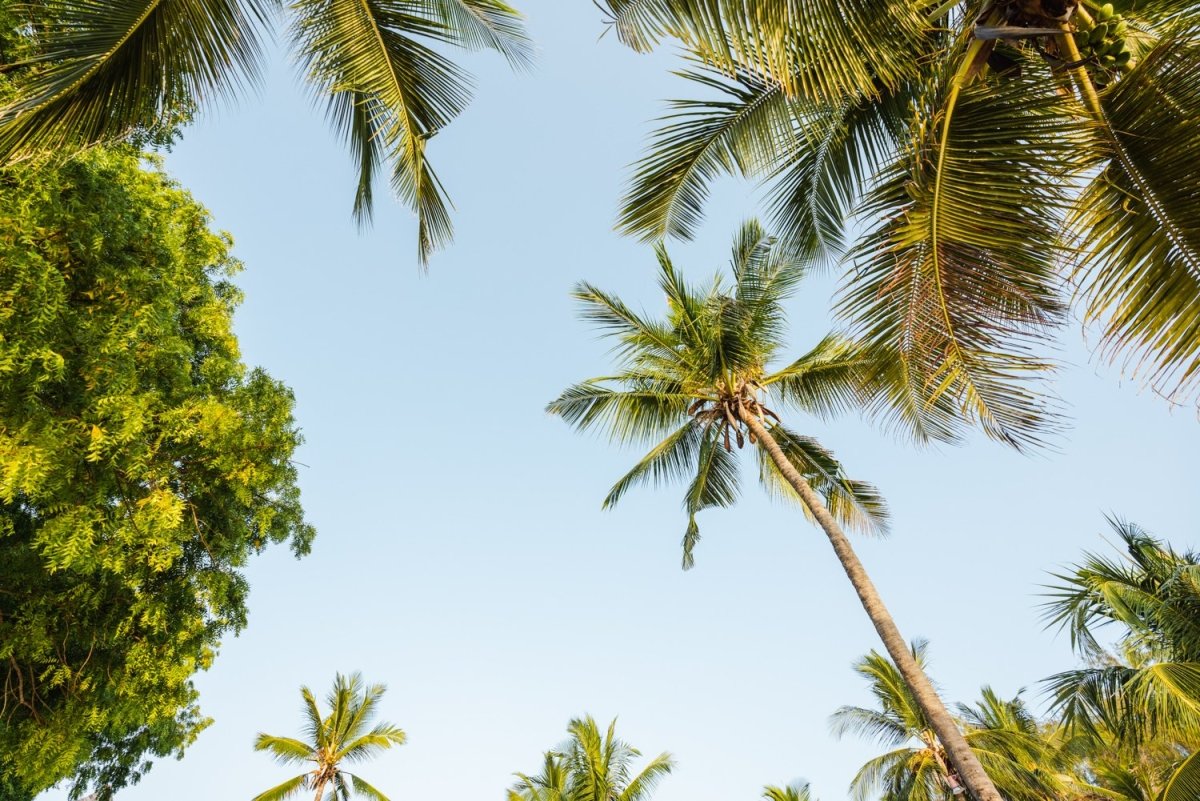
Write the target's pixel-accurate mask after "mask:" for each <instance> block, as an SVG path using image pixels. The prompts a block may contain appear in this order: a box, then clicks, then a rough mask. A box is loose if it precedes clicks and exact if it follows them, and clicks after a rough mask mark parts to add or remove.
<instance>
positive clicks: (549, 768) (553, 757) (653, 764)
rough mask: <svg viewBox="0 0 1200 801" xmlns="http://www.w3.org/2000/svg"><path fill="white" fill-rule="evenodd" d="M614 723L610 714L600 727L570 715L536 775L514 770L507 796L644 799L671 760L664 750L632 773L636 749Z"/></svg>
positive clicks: (524, 799)
mask: <svg viewBox="0 0 1200 801" xmlns="http://www.w3.org/2000/svg"><path fill="white" fill-rule="evenodd" d="M616 727H617V721H616V720H615V719H614V720H613V721H612V723H610V724H609V726H608V729H607V731H603V732H602V731H601V730H600V727H599V726H598V725H597V724H596V721H595V720H594V719H593V718H592V717H591V716H590V715H588V716H586V717H583V718H575V719H573V720H572V721H571V722H570V723H569V724H568V725H567V733H568V735H570V739H568V740H567V741H566V742H565V743H563V744H562V745H560V746H559V747H558V748H557V749H555V750H554V751H549V752H547V753H546V754H545V757H544V762H543V765H542V772H541V773H540V774H539V775H537V776H527V775H525V774H523V773H518V774H517V778H518V781H517V782H516V784H514V785H513V787H512V788H511V789H510V790H509V791H508V798H509V801H649V798H650V797H651V796H652V795H653V794H654V790H655V788H656V787H657V786H658V783H659V782H660V781H662V779H663V777H665V776H666V775H667V774H669V773H670V772H671V770H672V768H673V767H674V765H675V763H674V762H673V761H672V759H671V755H670V754H668V753H666V752H664V753H661V754H659V755H658V756H656V757H655V758H654V759H652V760H650V761H649V762H648V763H647V764H646V766H645V767H643V768H642V769H641V770H640V771H639V772H638V773H637V774H636V775H635V774H634V765H633V762H634V760H635V759H637V758H638V757H640V756H641V755H642V754H641V752H640V751H638V750H637V749H636V748H634V747H633V746H631V745H629V744H628V743H626V742H624V741H623V740H620V739H618V738H617V736H616Z"/></svg>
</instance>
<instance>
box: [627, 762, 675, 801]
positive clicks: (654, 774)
mask: <svg viewBox="0 0 1200 801" xmlns="http://www.w3.org/2000/svg"><path fill="white" fill-rule="evenodd" d="M674 767H675V760H674V759H673V758H672V757H671V755H670V754H668V753H666V752H664V753H661V754H659V755H658V756H656V757H654V759H652V760H650V761H649V762H648V763H647V764H646V767H644V768H642V769H641V771H639V772H638V774H637V775H636V776H634V777H633V778H631V779H629V780H628V784H626V785H625V788H624V789H623V790H622V791H621V793H620V795H618V796H617V801H646V799H648V798H649V797H650V795H651V794H652V793H653V792H654V790H655V788H656V787H658V785H659V783H660V782H661V781H662V780H663V779H664V778H666V777H667V776H668V775H669V774H670V773H671V771H672V770H673V769H674Z"/></svg>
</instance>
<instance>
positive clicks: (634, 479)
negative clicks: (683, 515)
mask: <svg viewBox="0 0 1200 801" xmlns="http://www.w3.org/2000/svg"><path fill="white" fill-rule="evenodd" d="M703 437H704V430H703V428H702V427H701V426H700V424H698V423H697V422H696V421H694V420H689V421H688V422H686V423H684V424H683V426H682V427H680V428H679V429H678V430H677V431H676V432H675V433H673V434H671V435H670V436H668V437H667V438H666V439H664V440H663V441H662V442H660V443H658V444H657V445H655V446H654V448H652V449H651V450H650V452H649V453H647V454H646V455H645V456H644V457H642V460H641V461H640V462H638V463H637V464H635V465H634V466H633V469H631V470H630V471H629V472H628V473H626V474H625V475H624V476H622V477H621V479H620V480H619V481H617V483H616V484H614V485H613V487H612V489H611V490H609V492H608V496H607V497H605V499H604V504H603V508H605V509H608V508H611V507H612V506H614V505H616V503H617V502H618V501H619V500H621V498H622V497H623V496H624V495H625V493H626V492H628V491H629V490H630V489H631V488H632V487H635V486H637V485H638V484H644V483H646V482H649V483H650V484H651V485H652V486H656V487H657V486H659V485H660V484H664V483H666V482H669V481H677V480H680V479H682V478H685V477H687V476H688V475H689V474H690V473H691V471H693V470H694V469H695V467H696V460H697V457H698V455H699V452H700V443H701V441H702V440H703Z"/></svg>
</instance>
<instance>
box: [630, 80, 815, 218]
mask: <svg viewBox="0 0 1200 801" xmlns="http://www.w3.org/2000/svg"><path fill="white" fill-rule="evenodd" d="M679 75H680V76H681V77H683V78H686V79H688V80H689V81H691V82H693V83H694V84H696V85H697V89H698V90H699V91H702V92H713V91H715V92H717V93H718V95H717V97H716V98H714V99H710V100H676V101H673V102H672V103H671V104H670V106H671V109H672V111H671V113H670V114H669V115H667V116H666V117H664V118H662V119H661V120H660V122H661V123H664V124H663V125H662V127H661V128H659V130H658V131H657V132H656V133H655V134H654V138H653V139H652V141H651V143H650V146H649V152H648V153H647V155H645V156H643V157H642V159H641V160H640V161H638V163H637V164H636V165H635V167H634V175H633V180H632V185H631V186H630V187H629V189H628V190H627V192H626V195H625V198H624V200H623V201H622V210H621V218H620V221H619V223H618V227H619V229H620V230H621V231H622V232H624V233H627V234H634V235H637V236H640V237H641V238H642V239H643V240H647V241H654V240H658V239H662V238H663V237H666V236H674V237H678V238H680V239H691V238H692V237H693V236H694V235H695V233H696V230H697V229H698V228H699V226H700V223H701V221H702V219H703V214H704V204H705V202H706V201H707V199H708V191H709V186H710V185H711V184H712V182H713V181H715V180H716V179H717V178H718V177H719V176H721V175H742V176H748V175H756V174H762V173H763V172H764V171H766V170H768V169H771V166H772V165H773V163H774V159H775V158H776V157H777V155H778V154H779V153H780V152H782V151H783V150H784V148H785V147H786V146H787V142H788V141H789V140H790V139H791V138H793V137H794V135H795V134H794V133H793V128H794V125H795V122H794V112H793V108H792V107H793V105H794V102H795V101H793V100H791V99H790V98H788V97H787V96H786V94H785V93H784V92H783V90H782V89H781V88H780V87H779V86H778V85H773V84H768V83H763V82H761V81H758V80H755V79H754V78H752V77H750V76H745V75H743V76H740V77H739V79H738V80H732V81H731V80H727V79H725V78H724V77H723V76H721V75H720V74H719V73H718V74H714V73H711V72H706V71H700V70H689V71H685V72H681V73H679Z"/></svg>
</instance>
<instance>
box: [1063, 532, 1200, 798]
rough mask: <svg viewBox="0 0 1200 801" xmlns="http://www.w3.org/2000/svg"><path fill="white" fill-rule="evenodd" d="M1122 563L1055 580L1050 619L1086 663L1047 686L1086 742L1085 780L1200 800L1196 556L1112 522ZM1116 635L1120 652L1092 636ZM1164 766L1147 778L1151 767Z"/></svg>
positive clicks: (1100, 561) (1093, 559) (1100, 560)
mask: <svg viewBox="0 0 1200 801" xmlns="http://www.w3.org/2000/svg"><path fill="white" fill-rule="evenodd" d="M1110 522H1111V524H1112V526H1113V529H1114V530H1115V531H1116V533H1117V535H1118V536H1119V537H1120V538H1121V540H1122V542H1123V543H1124V547H1125V554H1124V557H1125V558H1124V559H1123V560H1114V559H1108V558H1104V557H1101V556H1096V555H1089V556H1088V557H1087V559H1086V560H1085V562H1084V563H1083V564H1082V565H1079V566H1078V567H1076V569H1075V570H1074V571H1073V572H1071V573H1067V574H1064V575H1059V576H1057V577H1056V578H1058V579H1059V581H1060V582H1061V583H1060V584H1059V585H1058V586H1056V587H1054V588H1053V589H1052V591H1051V594H1052V599H1051V601H1050V602H1049V603H1048V604H1047V613H1048V615H1047V616H1048V619H1049V620H1050V621H1051V623H1052V624H1057V625H1060V626H1062V627H1063V628H1065V629H1067V630H1068V631H1069V632H1070V635H1071V642H1072V644H1073V645H1074V646H1075V647H1076V649H1077V650H1078V651H1079V652H1080V653H1081V654H1082V655H1083V656H1084V657H1085V658H1087V659H1088V660H1089V662H1090V663H1091V664H1090V665H1089V666H1088V667H1085V668H1082V669H1079V670H1072V671H1067V672H1064V673H1060V674H1058V675H1057V676H1053V677H1051V678H1050V679H1049V680H1048V684H1049V686H1050V688H1051V690H1052V692H1053V693H1054V697H1055V700H1056V704H1057V708H1058V709H1059V710H1060V711H1061V712H1062V714H1063V719H1064V722H1065V724H1066V725H1067V726H1068V728H1069V729H1071V730H1072V731H1074V732H1078V733H1080V734H1081V735H1082V736H1084V737H1085V738H1087V739H1088V740H1090V741H1091V742H1092V746H1093V751H1094V753H1095V755H1096V758H1095V759H1092V760H1091V765H1090V772H1091V773H1093V774H1095V776H1096V777H1097V778H1096V780H1097V781H1098V782H1100V783H1102V784H1106V785H1114V786H1119V787H1123V788H1125V790H1123V792H1125V794H1126V795H1127V796H1128V797H1130V798H1136V797H1137V796H1136V793H1135V790H1134V788H1138V787H1140V788H1141V790H1139V791H1138V792H1143V793H1144V794H1145V795H1147V797H1148V798H1150V799H1152V801H1191V800H1192V799H1196V798H1200V554H1196V553H1189V552H1185V553H1177V552H1176V551H1174V550H1173V549H1172V548H1170V547H1169V546H1168V545H1166V544H1164V543H1162V542H1160V541H1159V540H1156V539H1155V538H1153V537H1151V536H1149V535H1148V534H1147V533H1146V532H1145V531H1143V530H1142V529H1141V528H1139V527H1138V526H1136V525H1133V524H1130V523H1124V522H1121V521H1116V520H1113V521H1110ZM1106 625H1109V626H1115V627H1117V631H1118V632H1119V639H1118V642H1117V653H1116V654H1112V653H1109V652H1108V651H1107V650H1106V649H1105V648H1104V647H1103V646H1102V645H1101V644H1100V640H1099V636H1098V629H1100V628H1102V627H1104V626H1106ZM1164 765H1165V766H1166V768H1164V769H1162V770H1159V769H1157V767H1156V768H1155V769H1153V770H1146V767H1147V766H1164Z"/></svg>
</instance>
